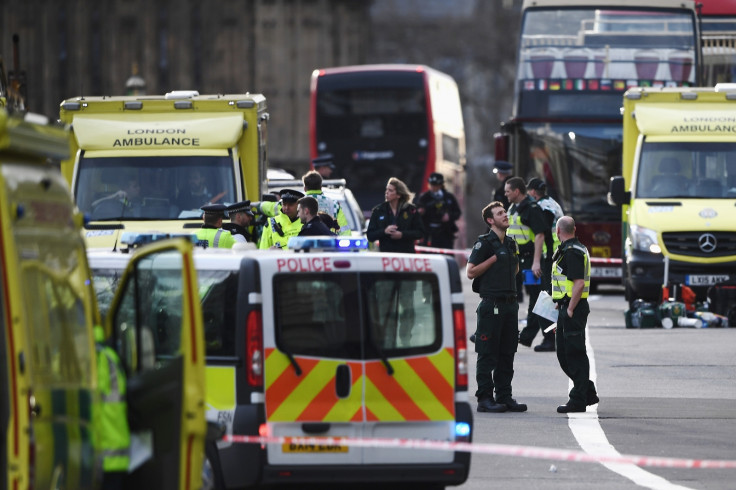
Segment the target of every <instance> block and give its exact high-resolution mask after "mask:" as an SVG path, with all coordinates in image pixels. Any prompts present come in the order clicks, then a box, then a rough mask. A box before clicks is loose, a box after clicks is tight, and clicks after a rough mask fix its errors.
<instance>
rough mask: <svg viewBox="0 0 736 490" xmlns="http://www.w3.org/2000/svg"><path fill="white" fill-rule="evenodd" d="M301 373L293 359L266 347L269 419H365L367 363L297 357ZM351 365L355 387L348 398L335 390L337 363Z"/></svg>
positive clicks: (267, 408) (277, 420) (300, 420)
mask: <svg viewBox="0 0 736 490" xmlns="http://www.w3.org/2000/svg"><path fill="white" fill-rule="evenodd" d="M295 359H296V361H297V363H299V367H301V368H302V375H301V376H297V375H296V372H295V371H294V367H293V366H292V365H291V363H290V362H289V358H288V357H286V355H284V354H283V353H282V352H280V351H278V350H276V349H273V348H270V349H266V365H265V369H266V371H265V377H266V378H265V384H266V419H267V420H268V421H269V422H315V421H319V422H360V421H362V420H363V410H362V408H363V365H362V363H361V362H347V363H346V362H345V361H338V360H319V359H308V358H302V357H295ZM341 364H347V365H348V366H349V368H350V371H351V373H352V382H353V386H352V388H351V390H350V394H349V396H348V397H347V398H338V397H337V393H336V392H335V373H336V372H337V366H339V365H341Z"/></svg>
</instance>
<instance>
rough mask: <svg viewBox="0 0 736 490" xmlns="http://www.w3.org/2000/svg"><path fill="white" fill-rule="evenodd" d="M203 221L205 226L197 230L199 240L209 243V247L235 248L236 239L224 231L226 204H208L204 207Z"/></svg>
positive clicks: (202, 208)
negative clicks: (223, 220)
mask: <svg viewBox="0 0 736 490" xmlns="http://www.w3.org/2000/svg"><path fill="white" fill-rule="evenodd" d="M199 209H201V210H202V211H204V214H203V215H202V219H203V220H204V224H203V225H202V228H200V229H199V230H197V233H196V235H197V239H198V240H200V241H202V242H207V246H208V247H214V248H233V245H235V238H233V235H232V233H230V232H229V231H227V230H223V229H222V219H223V218H224V217H225V211H226V210H227V207H226V206H225V205H224V204H208V205H206V206H202V207H201V208H199Z"/></svg>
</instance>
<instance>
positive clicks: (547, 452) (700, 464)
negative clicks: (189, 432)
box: [222, 435, 736, 469]
mask: <svg viewBox="0 0 736 490" xmlns="http://www.w3.org/2000/svg"><path fill="white" fill-rule="evenodd" d="M222 440H223V441H226V442H233V443H244V444H294V445H302V446H333V447H334V446H343V447H345V446H347V447H384V448H403V449H430V450H436V451H448V450H449V451H461V452H469V453H477V454H496V455H500V456H518V457H522V458H535V459H550V460H555V461H572V462H578V463H618V464H633V465H636V466H653V467H660V468H701V469H736V461H729V460H707V459H683V458H663V457H656V456H654V457H653V456H635V455H625V454H621V455H616V456H607V455H594V454H588V453H584V452H582V451H570V450H565V449H555V448H545V447H534V446H511V445H506V444H481V443H470V442H451V441H433V440H423V439H386V438H375V439H371V438H357V437H355V438H353V437H344V438H342V437H276V436H243V435H225V436H224V437H223V438H222Z"/></svg>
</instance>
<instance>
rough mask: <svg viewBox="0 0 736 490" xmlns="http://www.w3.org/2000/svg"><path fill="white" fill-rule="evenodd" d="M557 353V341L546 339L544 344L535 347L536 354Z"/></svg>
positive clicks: (543, 341)
mask: <svg viewBox="0 0 736 490" xmlns="http://www.w3.org/2000/svg"><path fill="white" fill-rule="evenodd" d="M554 351H555V339H548V338H546V337H545V339H544V340H542V343H541V344H539V345H537V346H536V347H534V352H554Z"/></svg>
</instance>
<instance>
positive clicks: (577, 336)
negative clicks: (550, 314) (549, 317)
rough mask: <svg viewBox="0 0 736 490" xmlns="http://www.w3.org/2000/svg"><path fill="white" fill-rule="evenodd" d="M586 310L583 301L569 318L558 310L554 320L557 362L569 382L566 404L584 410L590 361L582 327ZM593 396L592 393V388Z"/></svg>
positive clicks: (586, 303) (587, 309)
mask: <svg viewBox="0 0 736 490" xmlns="http://www.w3.org/2000/svg"><path fill="white" fill-rule="evenodd" d="M589 313H590V306H589V305H588V302H587V301H584V302H580V303H578V306H577V307H576V308H575V311H574V312H573V315H572V318H570V317H569V316H568V315H567V307H566V306H564V305H561V306H560V313H559V317H558V318H557V332H556V337H555V340H556V342H557V346H556V347H557V360H558V362H559V363H560V367H561V368H562V371H563V372H564V373H565V374H566V375H567V377H568V378H570V379H571V380H572V382H573V387H572V389H571V390H570V393H569V397H570V399H569V403H571V404H573V405H576V406H582V407H584V406H585V405H586V404H587V403H586V400H587V394H588V391H589V390H590V389H591V388H592V387H593V383H592V382H591V381H590V361H589V360H588V352H587V350H586V348H585V325H586V323H587V321H588V314H589ZM592 389H593V393H595V388H592Z"/></svg>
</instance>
